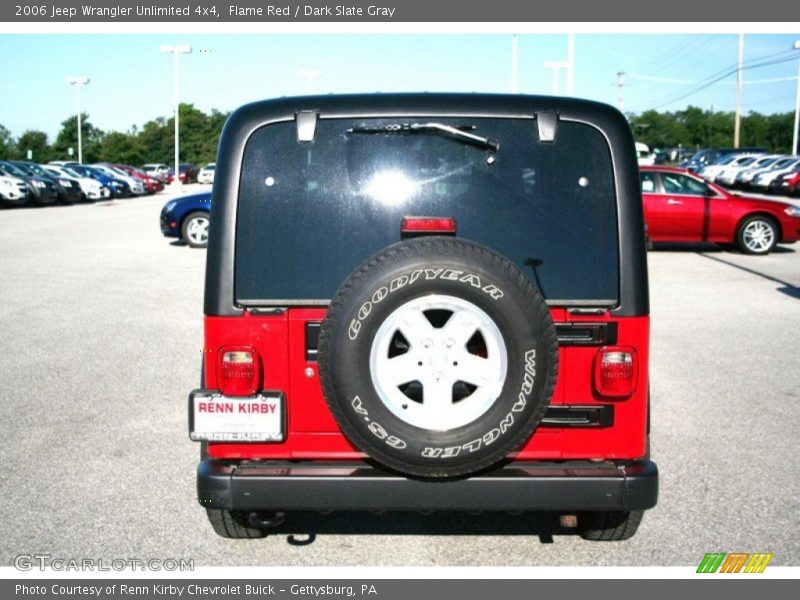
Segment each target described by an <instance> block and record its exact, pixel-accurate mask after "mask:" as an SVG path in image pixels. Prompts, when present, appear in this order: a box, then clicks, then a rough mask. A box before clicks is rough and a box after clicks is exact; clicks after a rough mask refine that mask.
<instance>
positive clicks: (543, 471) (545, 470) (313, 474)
mask: <svg viewBox="0 0 800 600" xmlns="http://www.w3.org/2000/svg"><path fill="white" fill-rule="evenodd" d="M197 494H198V500H199V502H200V504H201V505H202V506H204V507H205V508H216V509H227V510H240V511H266V510H297V511H317V510H319V511H327V510H398V511H408V510H411V511H416V510H485V511H493V510H496V511H506V510H531V511H534V510H536V511H539V510H541V511H579V510H636V509H647V508H652V507H653V506H655V504H656V500H657V498H658V469H657V468H656V465H655V463H653V462H650V461H637V462H626V463H610V462H604V463H593V462H589V461H571V462H561V463H542V462H513V463H510V464H508V465H506V466H504V467H501V468H499V469H497V470H494V471H490V472H487V473H482V474H479V475H476V476H473V477H470V478H467V479H458V480H449V481H426V480H419V479H408V478H406V477H402V476H400V475H397V474H393V473H389V472H387V471H383V470H381V469H378V468H376V467H373V466H371V465H369V464H367V463H365V462H358V461H356V462H337V463H321V462H315V463H299V462H288V461H284V462H278V461H275V462H272V461H270V462H248V463H230V462H224V461H215V460H204V461H203V462H201V463H200V465H199V467H198V470H197Z"/></svg>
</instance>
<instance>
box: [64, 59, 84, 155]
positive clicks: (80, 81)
mask: <svg viewBox="0 0 800 600" xmlns="http://www.w3.org/2000/svg"><path fill="white" fill-rule="evenodd" d="M67 83H68V84H70V85H74V86H75V97H76V102H77V105H78V164H83V140H82V139H81V133H82V131H81V86H82V85H86V84H87V83H89V78H88V77H85V76H83V75H80V76H78V77H67Z"/></svg>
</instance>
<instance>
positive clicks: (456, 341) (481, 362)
mask: <svg viewBox="0 0 800 600" xmlns="http://www.w3.org/2000/svg"><path fill="white" fill-rule="evenodd" d="M557 367H558V341H557V338H556V332H555V327H554V325H553V322H552V319H551V317H550V312H549V310H548V308H547V305H546V304H545V301H544V299H543V297H542V295H541V293H540V292H539V290H538V289H537V288H536V286H535V285H534V284H533V282H532V281H531V280H530V279H529V278H528V277H527V276H526V275H525V274H524V273H522V272H521V271H520V270H519V269H518V268H517V267H516V266H515V265H514V264H513V263H511V262H510V261H509V260H507V259H506V258H504V257H502V256H500V255H499V254H497V253H496V252H494V251H492V250H489V249H488V248H485V247H483V246H480V245H478V244H476V243H474V242H470V241H465V240H460V239H454V238H445V237H426V238H418V239H414V240H409V241H404V242H400V243H398V244H395V245H393V246H390V247H388V248H386V249H384V250H382V251H380V252H378V253H377V254H375V255H374V256H372V257H370V258H369V259H367V260H366V261H365V262H364V263H363V264H362V265H361V266H360V267H358V268H357V269H356V270H355V271H354V272H353V273H352V274H351V275H350V276H349V277H348V279H347V280H346V281H345V282H344V283H343V284H342V285H341V287H340V288H339V290H338V291H337V293H336V295H335V297H334V298H333V300H332V301H331V304H330V306H329V308H328V312H327V314H326V317H325V320H324V321H323V324H322V328H321V331H320V340H319V371H320V378H321V381H322V387H323V393H324V395H325V399H326V401H327V403H328V406H329V407H330V410H331V412H332V414H333V415H334V417H335V419H336V421H337V423H338V424H339V426H340V428H341V429H342V431H343V432H344V434H345V435H346V436H347V437H348V439H349V440H350V441H351V442H352V443H353V444H354V445H355V446H356V447H357V448H359V449H360V450H361V451H363V452H365V453H367V454H368V455H369V456H371V457H372V458H373V459H374V460H376V461H377V462H379V463H381V464H383V465H384V466H387V467H389V468H391V469H394V470H396V471H399V472H402V473H404V474H409V475H415V476H422V477H455V476H464V475H468V474H470V473H474V472H476V471H480V470H483V469H486V468H488V467H491V466H492V465H494V464H496V463H498V462H500V461H501V460H502V459H503V458H505V457H506V456H507V455H508V454H509V453H510V452H513V451H514V450H516V449H518V448H519V447H520V446H522V445H523V444H524V443H525V442H526V441H527V440H528V439H529V438H530V437H531V435H532V434H533V432H534V430H535V428H536V426H537V425H538V424H539V421H540V420H541V418H542V416H543V415H544V412H545V410H546V409H547V406H548V404H549V402H550V397H551V395H552V391H553V387H554V385H555V380H556V372H557Z"/></svg>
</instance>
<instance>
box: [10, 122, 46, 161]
mask: <svg viewBox="0 0 800 600" xmlns="http://www.w3.org/2000/svg"><path fill="white" fill-rule="evenodd" d="M29 151H30V152H31V160H34V161H36V162H47V161H48V160H52V158H51V156H52V150H51V148H50V143H49V142H48V140H47V134H46V133H45V132H44V131H37V130H35V129H28V130H27V131H26V132H25V133H23V134H22V135H21V136H19V139H18V140H17V143H16V150H15V152H14V156H15V157H16V158H17V159H19V160H27V159H28V152H29Z"/></svg>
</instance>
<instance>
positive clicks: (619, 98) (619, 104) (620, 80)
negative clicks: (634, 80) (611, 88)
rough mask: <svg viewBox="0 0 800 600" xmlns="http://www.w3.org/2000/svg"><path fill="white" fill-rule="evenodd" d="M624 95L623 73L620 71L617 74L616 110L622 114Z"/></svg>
mask: <svg viewBox="0 0 800 600" xmlns="http://www.w3.org/2000/svg"><path fill="white" fill-rule="evenodd" d="M624 93H625V73H624V72H623V71H620V72H619V73H617V108H618V109H619V112H622V97H623V94H624Z"/></svg>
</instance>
